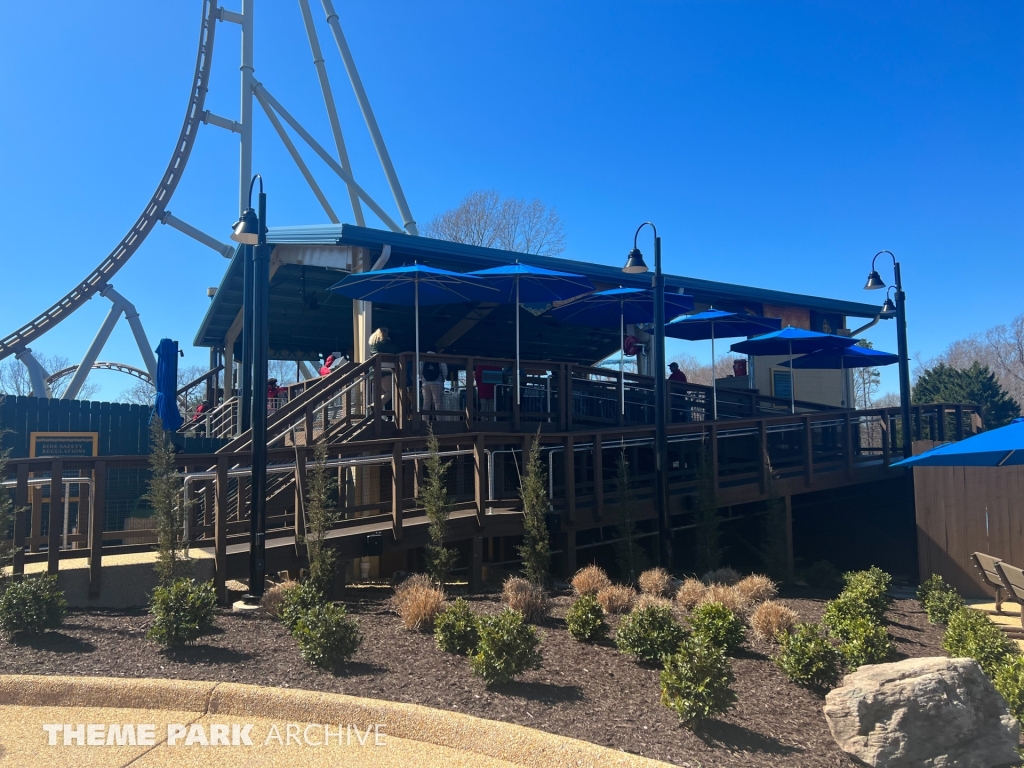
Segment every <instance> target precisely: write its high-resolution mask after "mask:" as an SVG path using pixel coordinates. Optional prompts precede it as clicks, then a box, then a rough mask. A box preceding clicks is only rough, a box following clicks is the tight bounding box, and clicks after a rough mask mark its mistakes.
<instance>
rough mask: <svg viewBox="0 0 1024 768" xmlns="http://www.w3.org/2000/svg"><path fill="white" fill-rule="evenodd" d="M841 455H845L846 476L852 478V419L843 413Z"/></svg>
mask: <svg viewBox="0 0 1024 768" xmlns="http://www.w3.org/2000/svg"><path fill="white" fill-rule="evenodd" d="M843 453H844V454H846V456H845V458H846V476H847V477H853V419H851V418H850V412H849V411H846V412H845V413H843Z"/></svg>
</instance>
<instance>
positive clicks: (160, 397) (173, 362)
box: [153, 339, 182, 432]
mask: <svg viewBox="0 0 1024 768" xmlns="http://www.w3.org/2000/svg"><path fill="white" fill-rule="evenodd" d="M156 357H157V361H156V401H155V402H154V404H153V413H154V414H156V415H157V416H159V417H160V421H161V422H163V427H164V429H166V430H167V431H168V432H177V431H178V428H179V427H180V426H181V422H182V418H181V412H180V411H179V410H178V342H176V341H171V340H170V339H160V344H159V345H158V346H157V348H156Z"/></svg>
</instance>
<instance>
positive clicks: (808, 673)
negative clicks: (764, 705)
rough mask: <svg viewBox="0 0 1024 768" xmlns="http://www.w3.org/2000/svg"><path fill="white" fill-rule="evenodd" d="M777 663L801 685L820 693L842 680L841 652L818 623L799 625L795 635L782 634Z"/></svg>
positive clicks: (794, 632) (790, 677)
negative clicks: (840, 668) (840, 672)
mask: <svg viewBox="0 0 1024 768" xmlns="http://www.w3.org/2000/svg"><path fill="white" fill-rule="evenodd" d="M778 639H779V655H778V656H776V657H775V663H776V664H778V665H779V668H781V669H782V671H783V672H785V673H786V675H788V676H789V679H790V680H792V681H793V682H794V683H796V684H797V685H803V686H806V687H808V688H813V689H817V690H826V689H828V688H831V687H832V686H834V685H835V684H836V682H838V680H839V660H840V656H839V651H837V650H836V649H835V648H834V647H833V646H832V644H831V643H830V642H829V641H828V638H827V637H826V636H825V633H824V632H823V631H822V628H821V627H820V626H819V625H818V624H797V625H796V627H795V629H794V631H793V633H792V634H780V635H778Z"/></svg>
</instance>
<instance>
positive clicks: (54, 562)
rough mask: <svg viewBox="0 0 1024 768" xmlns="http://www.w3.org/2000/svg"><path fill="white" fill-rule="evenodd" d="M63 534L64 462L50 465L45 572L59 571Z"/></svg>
mask: <svg viewBox="0 0 1024 768" xmlns="http://www.w3.org/2000/svg"><path fill="white" fill-rule="evenodd" d="M63 532H64V462H63V461H61V460H60V459H58V460H57V461H54V462H53V463H52V464H50V522H49V530H48V531H47V536H46V548H47V549H46V572H47V573H48V574H49V575H51V576H53V575H55V574H56V573H57V571H58V570H60V545H61V534H62V533H63Z"/></svg>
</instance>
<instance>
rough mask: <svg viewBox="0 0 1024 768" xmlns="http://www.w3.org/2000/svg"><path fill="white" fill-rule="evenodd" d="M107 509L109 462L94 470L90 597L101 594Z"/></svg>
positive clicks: (90, 512) (103, 462)
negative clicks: (104, 528)
mask: <svg viewBox="0 0 1024 768" xmlns="http://www.w3.org/2000/svg"><path fill="white" fill-rule="evenodd" d="M106 511H107V463H106V462H105V461H97V462H96V463H95V464H94V465H93V470H92V509H90V510H89V597H99V596H100V579H101V577H102V574H103V522H104V518H105V517H106Z"/></svg>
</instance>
